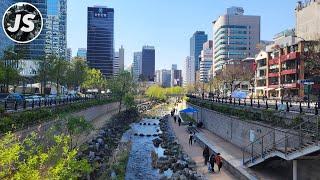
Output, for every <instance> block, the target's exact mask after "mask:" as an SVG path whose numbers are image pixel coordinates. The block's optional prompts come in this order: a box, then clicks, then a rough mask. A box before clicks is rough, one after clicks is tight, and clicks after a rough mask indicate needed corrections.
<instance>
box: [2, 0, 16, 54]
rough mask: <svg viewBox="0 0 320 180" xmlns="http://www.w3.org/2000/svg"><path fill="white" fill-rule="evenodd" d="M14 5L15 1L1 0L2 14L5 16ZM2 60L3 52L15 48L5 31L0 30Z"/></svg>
mask: <svg viewBox="0 0 320 180" xmlns="http://www.w3.org/2000/svg"><path fill="white" fill-rule="evenodd" d="M13 3H14V0H1V1H0V14H1V15H3V14H4V12H5V11H6V10H7V9H8V8H9V7H10V6H11V5H12V4H13ZM0 40H1V43H0V58H2V56H3V52H4V51H5V50H6V49H7V48H9V47H11V46H14V43H13V41H11V40H10V39H9V38H8V37H7V36H6V34H5V33H4V31H3V30H2V29H1V30H0Z"/></svg>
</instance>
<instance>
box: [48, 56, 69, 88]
mask: <svg viewBox="0 0 320 180" xmlns="http://www.w3.org/2000/svg"><path fill="white" fill-rule="evenodd" d="M52 58H53V62H52V67H51V68H52V69H51V72H50V79H51V80H52V81H53V82H55V83H56V85H57V93H58V94H60V86H61V84H62V83H64V82H65V77H66V72H67V68H66V67H68V62H67V61H66V60H64V59H63V58H59V57H56V56H53V57H52Z"/></svg>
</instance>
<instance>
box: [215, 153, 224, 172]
mask: <svg viewBox="0 0 320 180" xmlns="http://www.w3.org/2000/svg"><path fill="white" fill-rule="evenodd" d="M215 162H216V164H217V166H218V169H219V172H220V169H221V167H222V157H221V156H220V153H218V154H217V155H216V157H215Z"/></svg>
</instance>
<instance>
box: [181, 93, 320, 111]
mask: <svg viewBox="0 0 320 180" xmlns="http://www.w3.org/2000/svg"><path fill="white" fill-rule="evenodd" d="M187 97H189V98H196V99H199V100H207V101H211V102H215V103H221V104H230V105H234V106H239V107H245V106H247V107H252V108H259V109H273V110H276V111H284V112H296V113H300V114H302V113H307V114H314V115H319V109H320V107H319V106H320V104H318V102H310V103H308V102H307V101H291V100H277V99H267V98H232V97H219V96H212V97H210V98H208V97H204V98H202V97H200V96H196V95H190V94H189V95H187Z"/></svg>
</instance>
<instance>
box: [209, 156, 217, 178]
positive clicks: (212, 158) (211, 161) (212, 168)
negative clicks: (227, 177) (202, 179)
mask: <svg viewBox="0 0 320 180" xmlns="http://www.w3.org/2000/svg"><path fill="white" fill-rule="evenodd" d="M215 161H216V159H215V155H214V154H211V156H210V157H209V163H210V165H211V171H212V173H214V163H215Z"/></svg>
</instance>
